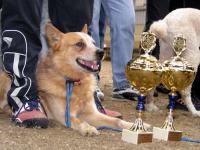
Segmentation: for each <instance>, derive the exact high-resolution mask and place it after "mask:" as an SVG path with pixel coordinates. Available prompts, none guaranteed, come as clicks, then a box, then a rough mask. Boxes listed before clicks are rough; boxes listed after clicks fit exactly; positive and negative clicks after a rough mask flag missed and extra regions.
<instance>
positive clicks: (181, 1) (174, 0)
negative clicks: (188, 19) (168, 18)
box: [169, 0, 185, 12]
mask: <svg viewBox="0 0 200 150" xmlns="http://www.w3.org/2000/svg"><path fill="white" fill-rule="evenodd" d="M184 6H185V0H169V11H170V12H171V11H173V10H175V9H178V8H183V7H184Z"/></svg>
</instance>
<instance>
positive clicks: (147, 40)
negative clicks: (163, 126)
mask: <svg viewBox="0 0 200 150" xmlns="http://www.w3.org/2000/svg"><path fill="white" fill-rule="evenodd" d="M155 46H156V36H155V34H153V33H149V32H144V33H142V35H141V47H142V49H143V50H144V51H145V54H143V55H140V56H139V57H137V58H136V59H134V60H131V61H129V62H128V64H127V66H126V68H125V73H126V77H127V79H128V80H129V82H130V83H131V84H132V85H133V86H134V87H135V88H136V89H138V90H139V92H140V95H144V96H145V95H146V94H147V93H148V92H149V91H150V90H151V89H153V88H154V87H155V86H156V85H158V84H159V83H160V80H161V74H162V67H161V65H160V64H159V63H158V62H157V59H156V58H155V57H154V56H151V55H149V53H150V52H151V51H152V50H153V49H154V48H155ZM130 130H132V131H135V132H136V131H137V132H146V130H145V128H144V125H143V121H142V112H141V111H139V112H138V118H137V119H136V120H135V124H134V126H133V127H132V128H131V129H130Z"/></svg>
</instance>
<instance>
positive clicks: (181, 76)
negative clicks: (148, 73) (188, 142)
mask: <svg viewBox="0 0 200 150" xmlns="http://www.w3.org/2000/svg"><path fill="white" fill-rule="evenodd" d="M173 49H174V52H175V53H176V56H175V57H173V58H172V59H171V60H167V61H165V62H164V63H163V74H162V77H161V82H162V84H163V85H164V86H165V87H166V88H167V89H169V90H171V92H170V93H169V112H168V116H167V118H166V120H165V122H164V124H163V126H162V127H161V128H158V127H154V128H153V138H155V139H160V140H164V141H180V140H181V137H182V131H178V130H176V129H175V127H174V120H173V110H174V107H175V101H176V99H177V94H176V92H177V91H181V90H183V89H184V88H186V87H187V86H189V85H190V84H191V83H192V81H193V80H194V78H195V71H194V68H193V67H192V66H191V65H189V64H188V62H187V61H186V60H185V59H183V58H182V57H181V54H182V52H183V51H185V50H186V39H185V38H183V37H182V36H177V37H175V38H174V41H173Z"/></svg>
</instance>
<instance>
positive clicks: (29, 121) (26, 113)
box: [12, 100, 48, 128]
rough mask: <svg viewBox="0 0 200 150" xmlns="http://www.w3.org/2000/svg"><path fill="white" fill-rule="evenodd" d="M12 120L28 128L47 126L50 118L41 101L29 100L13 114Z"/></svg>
mask: <svg viewBox="0 0 200 150" xmlns="http://www.w3.org/2000/svg"><path fill="white" fill-rule="evenodd" d="M12 121H14V122H15V123H16V125H18V126H20V127H21V126H22V127H26V128H34V127H37V128H47V127H48V119H47V116H46V114H45V112H44V111H43V109H42V107H41V104H40V102H39V101H38V100H37V101H27V102H26V103H24V104H23V105H22V107H21V108H20V109H19V111H18V112H16V113H15V114H13V117H12Z"/></svg>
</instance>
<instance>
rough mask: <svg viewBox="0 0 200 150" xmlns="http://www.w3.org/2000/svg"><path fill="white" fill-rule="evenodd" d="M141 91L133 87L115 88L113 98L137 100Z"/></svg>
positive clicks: (117, 99)
mask: <svg viewBox="0 0 200 150" xmlns="http://www.w3.org/2000/svg"><path fill="white" fill-rule="evenodd" d="M138 94H139V92H138V91H137V90H136V89H133V88H126V89H114V90H113V95H112V97H113V98H116V101H124V100H131V101H135V100H136V99H137V96H138Z"/></svg>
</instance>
